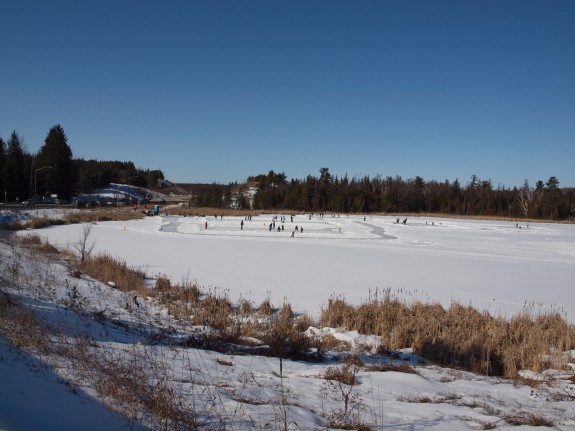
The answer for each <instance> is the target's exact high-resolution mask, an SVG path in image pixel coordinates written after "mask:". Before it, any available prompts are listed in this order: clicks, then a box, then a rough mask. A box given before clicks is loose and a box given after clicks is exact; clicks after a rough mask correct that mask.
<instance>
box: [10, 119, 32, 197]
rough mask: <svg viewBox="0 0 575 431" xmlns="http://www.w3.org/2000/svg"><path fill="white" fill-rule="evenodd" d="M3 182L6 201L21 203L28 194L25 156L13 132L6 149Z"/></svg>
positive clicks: (17, 137) (18, 138) (18, 139)
mask: <svg viewBox="0 0 575 431" xmlns="http://www.w3.org/2000/svg"><path fill="white" fill-rule="evenodd" d="M4 181H5V183H4V184H5V186H6V192H7V197H8V200H11V201H22V200H24V199H25V198H26V197H28V195H29V194H30V191H29V176H27V175H26V154H25V152H24V149H23V147H22V142H21V140H20V137H19V136H18V134H17V133H16V131H15V130H14V131H13V132H12V135H10V139H9V140H8V148H7V149H6V161H5V168H4Z"/></svg>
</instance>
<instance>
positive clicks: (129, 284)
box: [79, 254, 149, 296]
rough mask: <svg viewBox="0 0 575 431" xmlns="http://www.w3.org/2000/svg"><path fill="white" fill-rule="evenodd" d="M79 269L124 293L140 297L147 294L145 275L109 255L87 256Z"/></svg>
mask: <svg viewBox="0 0 575 431" xmlns="http://www.w3.org/2000/svg"><path fill="white" fill-rule="evenodd" d="M79 269H80V270H81V271H82V272H84V273H86V274H88V275H89V276H90V277H92V278H95V279H96V280H99V281H101V282H103V283H107V284H110V283H112V284H111V285H113V286H114V287H116V288H117V289H120V290H122V291H124V292H135V293H136V294H137V295H142V296H143V295H146V294H147V293H148V292H149V290H148V289H146V286H145V283H144V281H145V278H146V274H145V273H144V272H143V271H139V270H135V269H132V268H129V267H128V266H127V265H126V262H125V261H124V260H121V259H116V258H114V257H112V256H110V255H109V254H101V255H98V256H94V257H92V256H88V257H86V258H85V259H84V261H83V262H82V263H81V264H79Z"/></svg>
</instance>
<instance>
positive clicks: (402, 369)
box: [366, 362, 419, 374]
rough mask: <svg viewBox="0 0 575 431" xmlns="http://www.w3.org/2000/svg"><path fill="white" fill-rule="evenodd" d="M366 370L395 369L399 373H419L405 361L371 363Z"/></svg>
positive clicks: (383, 370)
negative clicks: (397, 363) (396, 363)
mask: <svg viewBox="0 0 575 431" xmlns="http://www.w3.org/2000/svg"><path fill="white" fill-rule="evenodd" d="M366 371H372V372H379V373H381V372H387V371H395V372H397V373H407V374H419V373H418V372H417V370H416V369H415V368H414V367H412V366H410V365H408V364H406V363H405V362H402V363H401V364H399V365H394V364H370V365H369V366H367V367H366Z"/></svg>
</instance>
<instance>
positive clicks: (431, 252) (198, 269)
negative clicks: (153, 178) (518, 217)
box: [37, 214, 575, 322]
mask: <svg viewBox="0 0 575 431" xmlns="http://www.w3.org/2000/svg"><path fill="white" fill-rule="evenodd" d="M273 217H274V215H269V216H263V215H262V216H257V217H253V218H252V220H251V221H250V220H244V218H243V217H223V219H222V218H221V217H181V218H178V217H155V218H146V219H144V220H134V221H128V222H106V223H99V224H97V225H95V226H94V227H93V229H92V231H93V238H94V239H95V240H96V251H97V252H104V251H105V252H108V253H110V254H112V255H114V256H117V257H121V258H122V259H124V260H125V261H126V262H127V263H128V265H131V266H133V267H137V268H141V269H144V270H145V271H147V272H148V273H149V274H150V275H157V274H165V275H167V276H169V277H170V278H171V279H172V280H173V281H174V282H180V281H182V279H186V278H187V279H191V280H196V281H197V282H198V284H199V285H200V286H203V287H204V288H218V289H224V290H227V291H229V294H230V299H231V300H232V301H234V300H238V299H239V298H240V297H243V298H248V299H250V300H252V301H253V302H254V303H255V304H257V305H258V304H260V303H261V301H262V300H263V299H265V298H266V296H268V295H269V297H270V299H271V302H272V304H273V305H275V306H281V305H282V304H283V302H284V301H288V302H290V303H291V305H292V308H293V309H294V311H296V312H297V313H304V312H307V313H310V314H311V315H312V316H316V315H317V314H318V312H319V310H320V308H321V307H322V306H323V305H325V304H326V303H327V301H328V299H329V298H330V297H332V296H334V295H335V296H341V297H345V299H346V300H347V301H349V302H351V303H359V302H361V301H363V300H365V299H367V298H369V297H370V295H373V294H374V292H375V291H376V290H379V291H382V290H383V289H387V288H390V289H391V290H392V292H395V293H397V294H398V295H399V296H401V297H403V298H404V299H406V300H408V301H409V300H412V299H413V300H416V299H417V300H422V301H425V302H440V303H441V304H443V305H445V306H448V305H449V304H450V302H451V301H458V302H461V303H463V304H468V303H469V304H472V305H473V306H474V307H476V308H479V309H485V310H489V311H490V312H492V313H504V314H506V315H510V314H515V313H517V312H519V311H521V310H522V308H523V307H524V306H525V305H526V304H527V305H528V306H530V307H532V308H534V309H535V311H538V310H540V309H541V310H548V309H553V310H559V311H562V312H564V313H565V314H566V317H567V319H568V320H569V321H571V322H575V289H574V288H573V287H574V286H575V284H574V280H575V225H570V224H547V223H530V224H529V225H527V224H525V223H520V224H519V225H518V227H517V226H516V223H514V222H508V221H479V220H460V219H439V218H414V217H410V218H408V220H407V223H406V224H405V225H404V224H402V223H401V222H402V221H403V218H401V219H400V223H396V221H397V219H396V218H393V217H375V216H374V217H369V216H368V217H366V218H365V220H364V217H363V216H349V217H345V216H340V217H330V216H325V217H318V216H313V217H311V218H310V216H309V215H307V216H303V215H298V216H296V217H294V219H293V222H292V221H291V218H290V215H289V214H288V215H282V214H278V215H277V221H276V225H275V226H276V227H275V230H272V231H270V230H269V225H270V223H272V220H273ZM281 217H285V220H286V222H285V223H283V224H284V231H282V232H277V228H278V227H281V225H282V223H281V222H280V220H281ZM242 221H243V222H244V227H243V230H242V229H241V222H242ZM206 223H207V229H206ZM296 226H297V227H298V229H299V230H301V228H303V232H298V233H295V234H294V238H292V237H291V234H292V231H293V230H295V227H296ZM81 229H82V227H81V226H79V225H68V226H57V227H50V228H48V229H42V230H39V231H38V232H37V233H38V234H40V235H42V236H44V237H46V238H47V239H48V240H49V241H50V243H51V244H53V245H56V246H58V247H70V246H71V245H72V244H73V243H75V242H77V240H78V237H79V232H80V230H81Z"/></svg>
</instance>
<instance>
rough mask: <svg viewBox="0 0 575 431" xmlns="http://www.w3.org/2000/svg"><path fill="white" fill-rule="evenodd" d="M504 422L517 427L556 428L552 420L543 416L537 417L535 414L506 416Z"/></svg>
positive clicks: (521, 413)
mask: <svg viewBox="0 0 575 431" xmlns="http://www.w3.org/2000/svg"><path fill="white" fill-rule="evenodd" d="M504 420H505V422H506V423H508V424H509V425H515V426H520V425H530V426H533V427H554V426H555V424H554V423H553V421H551V420H549V419H547V418H545V417H543V416H540V415H536V414H535V413H523V412H520V413H518V414H515V415H509V416H505V417H504Z"/></svg>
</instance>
